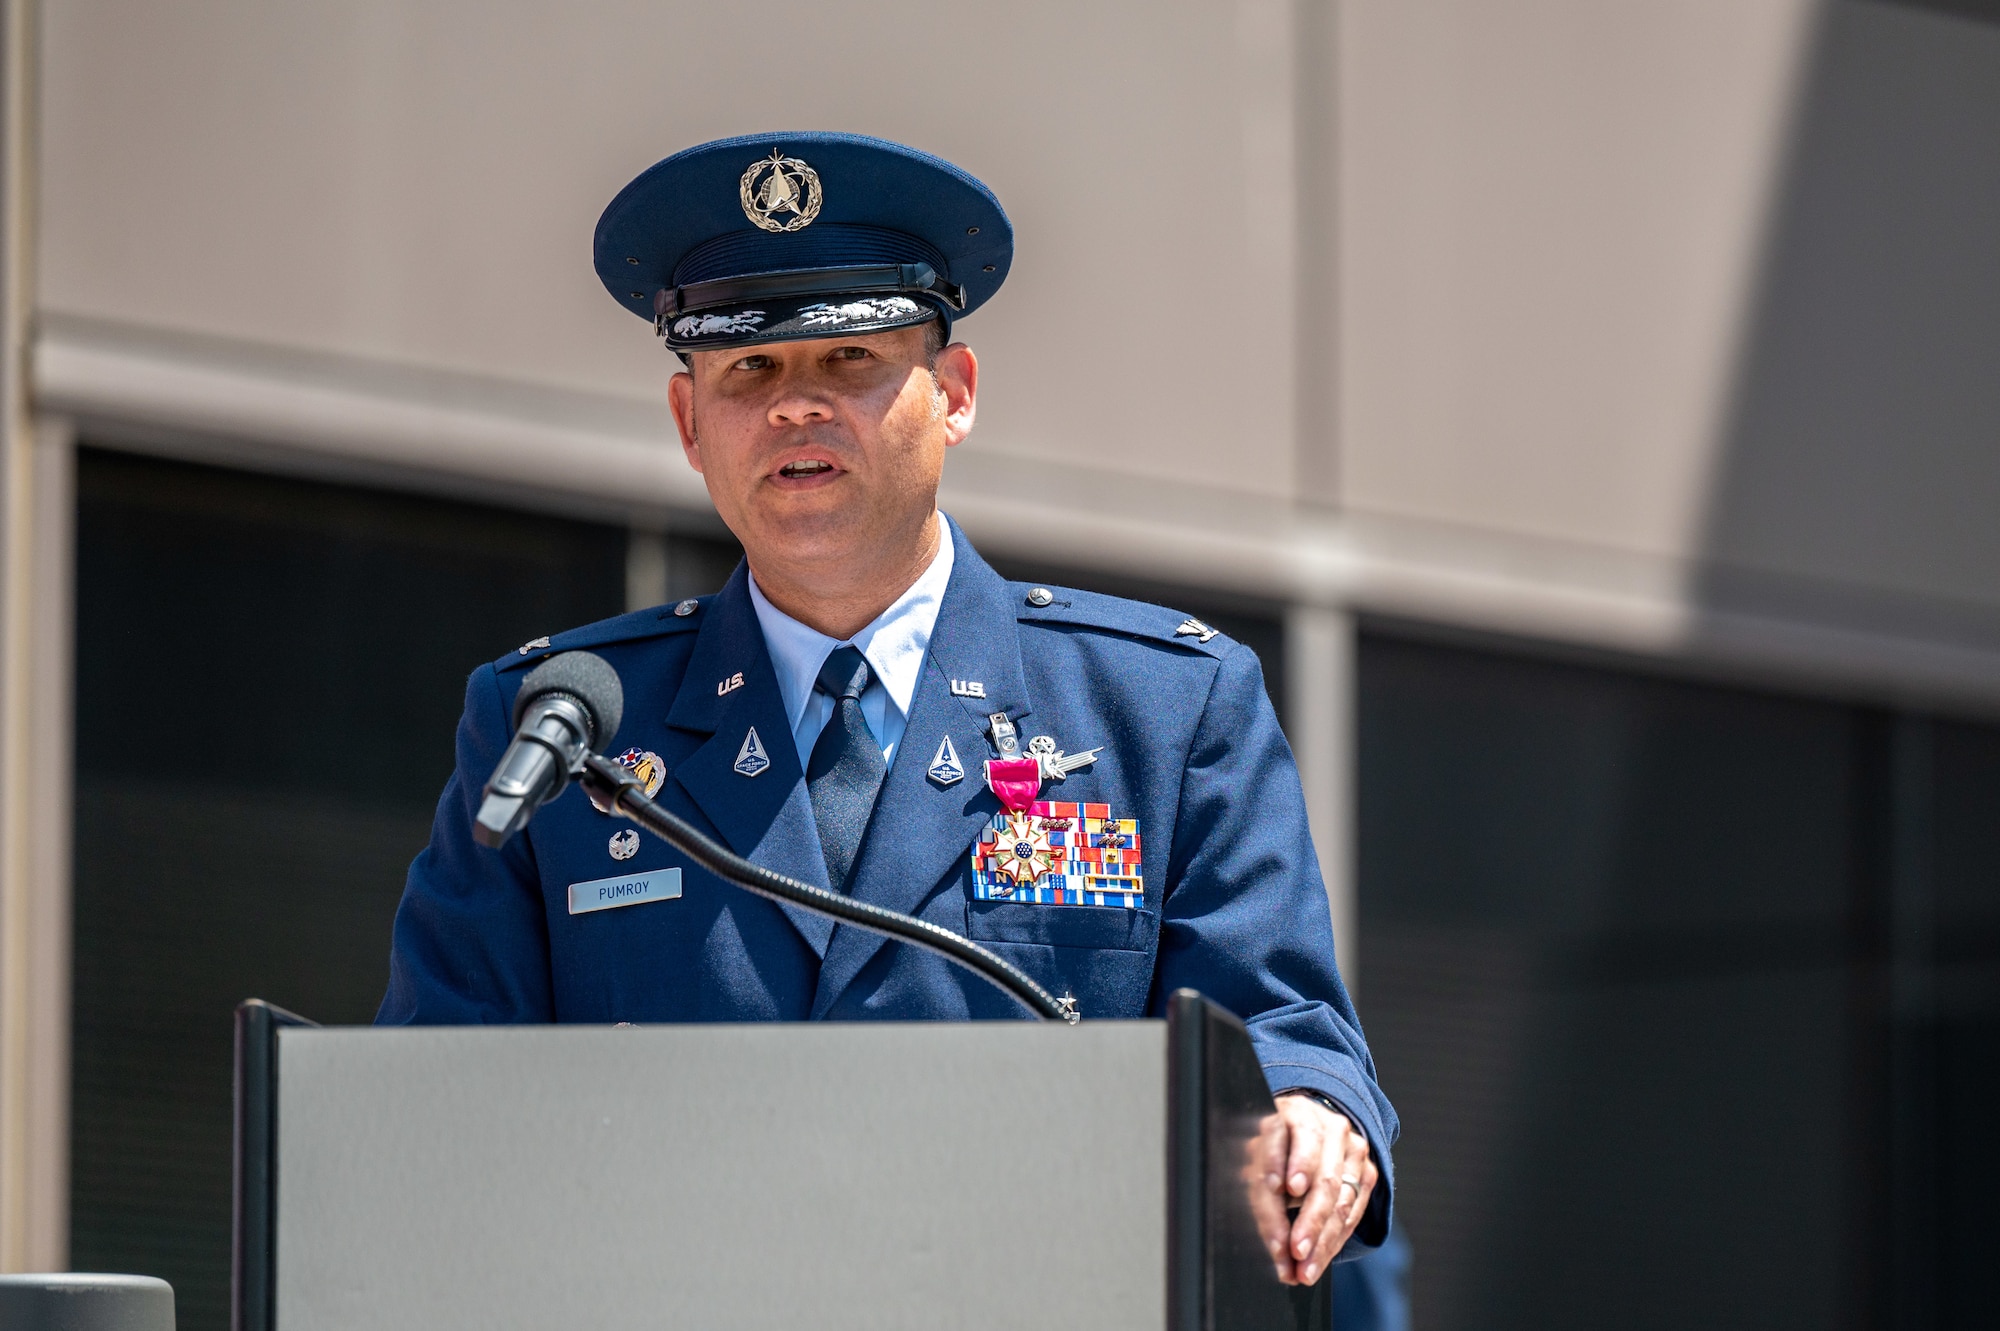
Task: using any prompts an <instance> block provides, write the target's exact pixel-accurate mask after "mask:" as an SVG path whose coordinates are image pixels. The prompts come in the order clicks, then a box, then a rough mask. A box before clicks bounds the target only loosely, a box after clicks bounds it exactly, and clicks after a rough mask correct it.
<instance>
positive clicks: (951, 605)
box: [808, 526, 1031, 1018]
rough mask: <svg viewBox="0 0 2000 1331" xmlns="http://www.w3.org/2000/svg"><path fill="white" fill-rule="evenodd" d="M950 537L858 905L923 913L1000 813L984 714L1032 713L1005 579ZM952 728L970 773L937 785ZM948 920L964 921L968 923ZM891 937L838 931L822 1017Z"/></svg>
mask: <svg viewBox="0 0 2000 1331" xmlns="http://www.w3.org/2000/svg"><path fill="white" fill-rule="evenodd" d="M952 539H953V540H954V542H956V548H955V549H954V551H953V564H952V572H951V582H950V584H949V585H948V586H947V587H946V588H945V594H944V601H943V603H942V604H941V605H940V606H939V607H938V617H937V625H936V627H935V628H933V629H932V630H931V643H930V650H929V652H928V653H927V654H926V657H925V661H924V671H923V675H922V677H921V679H920V680H919V682H918V684H917V692H916V696H915V697H914V698H913V699H912V700H911V703H910V719H909V725H908V726H907V727H905V729H904V731H903V738H902V742H901V743H900V744H898V745H897V748H896V760H895V762H894V764H893V765H892V766H891V767H890V768H889V773H888V776H887V777H886V778H885V779H884V780H883V782H882V793H881V794H880V795H878V796H877V797H876V800H875V812H874V813H873V815H871V817H870V818H869V821H868V831H867V834H866V835H865V836H864V837H863V839H862V843H861V853H860V857H859V858H858V859H857V860H856V861H855V866H854V877H853V881H852V885H851V887H850V891H851V892H852V893H853V895H854V896H855V898H856V899H857V900H861V901H868V902H872V903H873V904H875V905H878V906H886V907H888V908H889V909H890V910H898V911H902V912H904V913H905V914H914V913H916V911H917V909H918V908H919V907H920V906H921V905H922V904H923V903H924V902H925V901H926V900H928V899H929V898H930V897H931V896H932V895H933V894H934V893H936V892H937V891H938V889H939V888H940V887H941V886H949V882H951V881H956V870H957V869H958V867H959V865H960V863H961V861H964V860H965V859H966V857H967V856H968V855H969V854H970V853H971V850H972V843H973V842H974V841H976V840H978V838H979V829H980V828H981V827H982V826H984V825H985V823H986V822H987V820H988V819H990V818H992V816H993V815H994V814H995V813H996V812H998V811H999V809H1000V802H999V801H998V800H996V799H995V798H994V797H993V793H992V792H991V791H989V790H988V789H987V788H986V766H985V764H986V759H987V758H988V757H990V756H992V748H991V746H990V744H989V743H988V740H987V735H986V729H987V727H986V718H987V717H988V716H989V715H990V714H992V713H994V712H1005V713H1007V715H1008V716H1010V717H1012V718H1014V719H1015V721H1016V722H1018V721H1019V720H1020V719H1021V718H1022V717H1023V716H1026V715H1027V714H1028V713H1029V711H1030V710H1031V708H1030V700H1029V698H1028V690H1027V684H1026V682H1025V680H1024V678H1023V675H1022V671H1021V646H1020V635H1019V634H1018V633H1017V632H1016V631H1015V627H1014V619H1015V613H1014V611H1015V608H1014V605H1013V603H1012V601H1011V600H1010V598H1009V596H1008V593H1007V584H1006V583H1005V582H1003V581H1002V580H1001V578H1000V575H999V574H997V573H995V572H994V571H993V570H992V568H990V567H989V566H988V565H987V563H986V561H985V560H983V559H981V558H980V557H979V555H978V554H977V552H975V551H974V550H973V548H972V547H971V546H970V545H969V544H967V543H966V541H965V539H964V537H962V536H960V535H959V534H958V530H957V528H956V526H954V527H953V528H952ZM953 680H968V681H969V680H978V681H979V682H980V683H982V684H984V685H985V687H986V696H985V697H984V698H966V697H958V696H954V695H953V693H952V691H951V682H952V681H953ZM946 735H949V736H950V737H951V742H952V747H953V748H955V749H956V750H957V751H958V758H959V763H960V765H961V766H963V767H964V769H965V779H964V780H963V781H959V782H956V783H954V784H952V785H950V786H945V787H942V788H941V787H939V786H938V785H937V784H936V783H935V782H933V781H932V780H931V779H930V777H929V776H928V772H929V769H930V766H931V760H932V758H933V757H934V756H935V755H936V753H937V751H938V745H939V741H940V740H941V739H943V738H944V737H945V736H946ZM809 807H810V806H809ZM808 817H810V814H808ZM951 927H953V928H954V929H956V928H961V927H963V926H962V922H961V921H954V922H952V926H951ZM887 942H888V940H887V939H885V938H883V937H882V936H881V935H879V934H873V933H868V932H866V931H865V930H860V929H853V928H849V927H847V926H844V925H843V926H841V927H840V928H838V929H836V930H834V934H833V941H832V943H830V944H829V945H828V947H827V950H826V954H825V960H824V964H822V965H821V967H820V980H819V991H818V993H817V995H816V996H815V998H814V1000H813V1016H814V1017H815V1018H818V1017H823V1016H825V1015H826V1013H827V1012H828V1010H830V1009H831V1008H832V1006H833V1004H834V1003H835V1002H836V1001H837V1000H838V999H839V998H840V996H841V994H842V992H843V991H844V990H845V989H846V988H847V986H848V985H849V984H851V983H853V981H854V978H855V976H857V975H859V974H860V973H861V970H862V968H863V967H865V966H866V965H867V964H868V962H869V961H870V960H871V959H872V958H873V957H874V956H875V954H876V953H877V952H878V951H880V950H881V949H882V947H883V946H884V945H886V944H887Z"/></svg>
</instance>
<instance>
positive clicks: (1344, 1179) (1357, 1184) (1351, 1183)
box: [1340, 1174, 1361, 1197]
mask: <svg viewBox="0 0 2000 1331" xmlns="http://www.w3.org/2000/svg"><path fill="white" fill-rule="evenodd" d="M1340 1186H1341V1187H1343V1188H1352V1189H1354V1195H1355V1196H1356V1197H1359V1196H1360V1195H1361V1176H1360V1175H1359V1174H1342V1175H1341V1176H1340Z"/></svg>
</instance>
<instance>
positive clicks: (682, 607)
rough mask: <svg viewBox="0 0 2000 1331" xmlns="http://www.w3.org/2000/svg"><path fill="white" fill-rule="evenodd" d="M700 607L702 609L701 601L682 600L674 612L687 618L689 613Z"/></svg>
mask: <svg viewBox="0 0 2000 1331" xmlns="http://www.w3.org/2000/svg"><path fill="white" fill-rule="evenodd" d="M699 609H701V602H700V601H682V602H681V603H680V604H679V605H677V606H675V607H674V613H675V614H676V615H679V616H680V617H681V618H682V619H686V618H687V617H688V616H689V615H691V614H693V613H694V612H695V611H697V610H699Z"/></svg>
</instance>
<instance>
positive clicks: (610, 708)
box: [472, 652, 625, 849]
mask: <svg viewBox="0 0 2000 1331" xmlns="http://www.w3.org/2000/svg"><path fill="white" fill-rule="evenodd" d="M624 711H625V687H624V685H622V684H620V683H619V682H618V672H617V671H616V670H613V669H612V668H611V664H610V662H608V661H606V660H605V659H604V658H603V657H601V656H597V655H594V654H593V653H590V652H564V653H563V654H562V655H561V656H552V657H550V658H549V659H548V660H546V661H544V662H542V663H541V664H540V665H538V666H536V667H535V668H534V669H533V670H531V671H530V672H528V677H527V678H526V679H524V680H522V681H521V692H520V693H519V694H517V695H516V696H515V698H514V742H513V743H512V744H509V745H508V746H507V752H506V753H504V754H502V755H501V757H500V765H499V766H498V767H496V768H494V769H493V776H492V778H491V779H490V780H489V781H487V783H486V790H485V796H486V798H485V799H484V800H482V801H481V802H480V805H479V815H478V817H477V818H476V819H475V820H474V821H473V825H472V837H473V839H474V840H475V841H477V842H478V843H479V844H480V845H482V846H491V847H493V848H495V849H498V848H499V847H500V846H501V845H502V844H503V843H505V841H506V840H507V838H508V837H510V836H512V835H514V833H516V832H518V831H520V830H521V829H522V828H524V827H526V826H527V825H528V820H529V819H530V818H532V817H534V815H535V810H537V809H539V808H541V807H542V806H543V805H544V804H547V803H548V802H549V801H550V800H552V799H554V798H555V797H556V796H558V795H560V794H562V793H563V788H564V787H566V786H568V785H569V781H570V777H571V776H573V775H574V774H575V773H576V772H577V771H578V770H580V769H581V768H582V766H583V759H584V755H586V754H588V753H589V752H590V751H591V750H592V749H595V748H597V747H598V746H599V745H600V744H601V743H604V742H607V741H609V740H610V738H611V737H612V736H613V735H615V734H617V733H618V722H619V719H620V717H621V716H622V715H623V714H624Z"/></svg>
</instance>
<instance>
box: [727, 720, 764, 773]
mask: <svg viewBox="0 0 2000 1331" xmlns="http://www.w3.org/2000/svg"><path fill="white" fill-rule="evenodd" d="M770 765H771V759H770V757H769V756H768V755H767V754H766V753H765V752H764V741H762V740H760V739H758V738H757V727H755V726H751V727H750V733H749V734H747V735H745V736H744V737H743V747H742V748H740V749H738V750H737V751H736V771H737V772H738V773H739V774H741V775H743V776H756V775H757V774H758V773H759V772H762V771H763V770H764V769H765V768H767V767H769V766H770Z"/></svg>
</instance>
